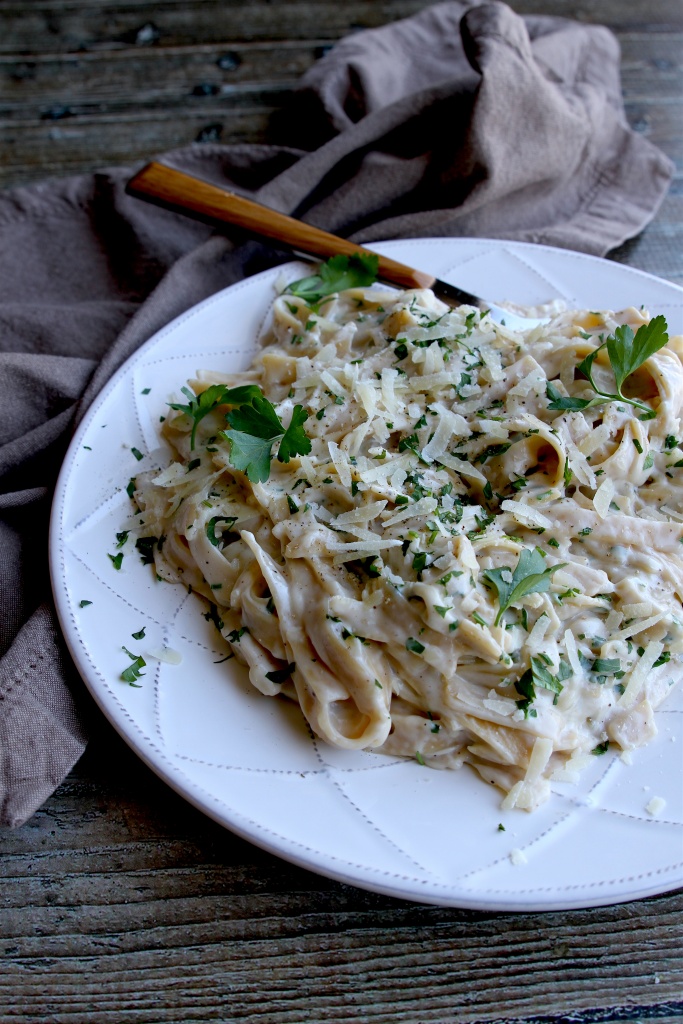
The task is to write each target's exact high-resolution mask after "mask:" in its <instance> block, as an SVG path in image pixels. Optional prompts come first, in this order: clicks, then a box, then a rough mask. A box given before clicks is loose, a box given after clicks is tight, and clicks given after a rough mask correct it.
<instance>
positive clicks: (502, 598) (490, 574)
mask: <svg viewBox="0 0 683 1024" xmlns="http://www.w3.org/2000/svg"><path fill="white" fill-rule="evenodd" d="M566 564H567V563H566V562H560V563H559V564H558V565H551V566H548V567H547V568H546V565H545V559H544V557H543V552H542V551H541V549H540V548H534V549H533V551H530V550H529V549H528V548H525V549H524V551H522V553H521V554H520V556H519V560H518V562H517V565H516V566H515V568H514V571H513V570H512V569H487V570H486V572H484V573H483V574H482V575H483V577H484V580H485V581H487V586H488V584H489V583H491V584H493V586H494V587H495V588H496V590H497V592H498V608H499V610H498V615H497V616H496V621H495V623H494V625H496V626H497V625H498V624H499V623H500V620H501V618H502V617H503V613H504V612H506V611H507V609H508V608H509V607H510V606H511V605H514V604H516V603H517V601H521V599H522V598H523V597H526V596H527V594H543V593H545V592H546V591H547V590H548V588H549V587H550V580H551V578H552V575H553V573H554V572H557V570H558V569H561V568H562V567H563V566H565V565H566Z"/></svg>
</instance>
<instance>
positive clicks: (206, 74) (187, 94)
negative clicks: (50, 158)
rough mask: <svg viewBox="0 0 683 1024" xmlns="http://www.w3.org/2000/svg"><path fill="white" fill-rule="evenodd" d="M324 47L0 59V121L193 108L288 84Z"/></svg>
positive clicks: (241, 47) (195, 49)
mask: <svg viewBox="0 0 683 1024" xmlns="http://www.w3.org/2000/svg"><path fill="white" fill-rule="evenodd" d="M322 46H323V43H322V42H321V41H314V42H312V43H305V44H301V43H287V44H278V45H273V44H271V43H268V44H254V45H249V44H240V45H239V46H234V47H230V46H225V47H215V46H211V47H186V48H182V47H168V48H163V49H158V50H157V49H143V50H116V51H114V52H111V53H101V52H98V53H82V54H79V53H70V54H59V55H52V54H39V55H35V56H34V57H32V58H31V59H30V60H19V59H17V58H15V57H6V56H0V118H1V119H5V118H8V117H11V116H14V117H20V118H22V119H28V118H35V119H36V120H40V119H49V118H51V117H52V118H55V119H57V118H59V117H65V116H69V114H70V113H73V112H75V111H76V110H78V109H82V108H83V107H84V106H89V107H90V108H91V109H92V108H95V109H97V108H98V107H100V108H101V109H104V108H103V106H102V105H103V104H111V103H114V104H116V106H117V108H118V109H123V108H125V107H126V106H130V107H131V108H133V109H137V110H139V109H141V108H145V107H148V106H150V105H162V104H166V103H172V104H173V105H177V104H178V103H180V102H186V103H195V104H197V101H202V100H205V99H207V98H209V97H223V98H225V97H229V96H231V95H232V94H233V93H234V92H235V91H237V92H239V91H240V89H242V90H248V89H249V88H252V89H253V88H255V87H258V88H261V89H263V88H268V87H269V85H270V84H271V83H274V82H279V83H287V84H288V85H289V86H292V85H294V84H295V83H296V81H297V80H298V79H299V77H300V76H301V75H302V74H303V72H304V71H306V70H307V69H308V68H309V67H310V66H311V64H312V63H313V62H314V61H315V59H316V57H317V56H318V54H319V53H320V50H321V48H322Z"/></svg>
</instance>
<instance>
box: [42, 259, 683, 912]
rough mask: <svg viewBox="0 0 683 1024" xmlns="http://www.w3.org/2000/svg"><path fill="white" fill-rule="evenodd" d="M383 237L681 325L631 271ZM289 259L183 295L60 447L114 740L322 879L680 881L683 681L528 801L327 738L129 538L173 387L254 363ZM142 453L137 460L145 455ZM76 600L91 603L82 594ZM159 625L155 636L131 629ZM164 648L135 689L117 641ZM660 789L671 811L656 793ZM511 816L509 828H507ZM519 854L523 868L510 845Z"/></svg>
mask: <svg viewBox="0 0 683 1024" xmlns="http://www.w3.org/2000/svg"><path fill="white" fill-rule="evenodd" d="M376 248H377V249H378V250H381V251H382V252H385V253H386V254H387V255H391V256H393V257H394V258H395V259H398V260H401V261H403V262H406V263H411V264H413V265H414V266H418V267H420V268H422V269H424V270H428V271H431V272H433V273H435V274H436V275H437V276H438V277H441V278H443V279H445V280H450V281H452V282H453V283H455V284H458V285H460V286H461V287H464V288H469V289H471V290H472V291H475V292H478V293H480V294H485V295H486V296H487V297H490V298H491V299H492V300H495V301H501V300H510V301H514V302H516V303H520V304H527V305H535V304H538V303H542V302H545V301H547V300H549V299H552V298H562V299H565V300H566V301H567V303H568V304H569V305H570V306H574V305H576V306H583V307H588V308H612V309H619V308H621V307H622V306H625V305H629V304H633V305H640V304H644V305H645V306H647V307H649V309H650V311H651V313H652V314H653V315H654V314H655V313H664V314H665V316H666V317H667V319H668V321H669V326H670V330H671V331H672V332H673V333H680V332H683V289H680V288H677V287H676V286H674V285H671V284H668V283H667V282H665V281H661V280H659V279H657V278H654V277H651V276H649V275H647V274H643V273H641V272H639V271H636V270H633V269H631V268H629V267H624V266H621V265H619V264H615V263H610V262H609V261H606V260H599V259H596V258H594V257H589V256H585V255H582V254H579V253H573V252H568V251H565V250H559V249H550V248H547V247H544V246H534V245H526V244H521V243H512V242H501V241H495V240H486V239H411V240H408V241H399V242H385V243H378V244H377V246H376ZM280 272H281V270H280V269H278V270H275V271H268V272H266V273H264V274H260V275H258V276H257V277H254V278H250V279H249V280H247V281H245V282H242V283H240V284H238V285H236V286H233V287H232V288H229V289H227V290H226V291H224V292H221V293H219V294H217V295H215V296H213V297H212V298H210V299H208V300H207V301H205V302H203V303H202V304H201V305H199V306H197V307H195V308H193V309H191V310H189V311H188V312H187V313H185V314H184V315H183V316H181V317H180V318H179V319H178V320H176V321H174V322H173V323H172V324H170V325H168V326H167V327H166V328H164V329H163V330H162V331H161V332H159V333H158V334H157V335H155V337H153V338H152V339H150V341H148V342H147V343H146V344H145V345H144V346H143V347H142V348H141V349H140V350H139V351H138V352H137V353H136V354H135V355H134V356H133V357H132V358H131V359H130V360H129V361H128V362H127V363H126V364H125V366H123V367H122V368H121V369H120V370H119V371H118V373H117V374H116V375H115V377H114V378H113V379H112V380H111V381H110V383H109V384H108V385H107V387H106V388H105V389H104V390H103V391H102V393H101V394H100V395H99V397H98V398H97V400H96V401H95V403H94V404H93V406H92V408H91V409H90V410H89V413H88V415H87V417H86V419H85V420H84V422H83V423H82V424H81V427H80V428H79V430H78V432H77V434H76V436H75V437H74V440H73V442H72V444H71V447H70V449H69V451H68V453H67V456H66V459H65V462H64V466H63V468H62V472H61V475H60V479H59V482H58V486H57V491H56V496H55V501H54V506H53V515H52V524H51V535H50V561H51V572H52V580H53V590H54V595H55V601H56V605H57V611H58V614H59V618H60V622H61V625H62V628H63V631H64V634H65V637H66V639H67V642H68V644H69V648H70V650H71V653H72V655H73V657H74V660H75V662H76V665H77V666H78V668H79V670H80V672H81V674H82V676H83V678H84V680H85V682H86V684H87V685H88V687H89V689H90V691H91V692H92V694H93V696H94V697H95V699H96V700H97V702H98V703H99V705H100V707H101V708H102V710H103V711H104V713H105V714H106V715H107V717H108V718H109V719H110V720H111V722H112V723H113V724H114V726H115V727H116V728H117V729H118V731H119V732H120V733H121V735H122V736H123V737H124V738H125V739H126V740H127V742H128V743H129V744H130V745H131V747H133V749H134V750H136V751H137V753H138V754H139V755H140V757H141V758H142V759H143V760H144V761H146V762H147V764H149V765H150V766H151V767H152V768H153V769H154V770H155V771H156V772H157V773H158V774H159V775H160V776H161V777H162V778H164V779H165V780H166V781H167V782H168V783H169V784H170V785H171V786H173V787H174V788H175V789H176V790H177V791H178V792H179V793H181V794H182V795H183V796H184V797H186V798H187V799H188V800H189V801H191V802H192V803H193V804H195V805H196V806H197V807H199V808H200V809H201V810H203V811H204V812H205V813H207V814H209V815H210V816H211V817H213V818H215V819H216V820H217V821H219V822H220V823H222V824H223V825H225V826H226V827H228V828H230V829H232V830H233V831H234V832H236V833H238V834H239V835H241V836H243V837H244V838H246V839H249V840H250V841H252V842H254V843H256V844H258V845H259V846H261V847H263V848H265V849H267V850H269V851H270V852H272V853H274V854H277V855H279V856H281V857H284V858H286V859H288V860H290V861H292V862H294V863H296V864H299V865H301V866H303V867H306V868H309V869H311V870H313V871H317V872H319V873H321V874H324V875H327V876H329V877H332V878H335V879H338V880H340V881H343V882H347V883H350V884H353V885H357V886H360V887H362V888H367V889H371V890H374V891H377V892H382V893H386V894H389V895H392V896H398V897H402V898H404V899H409V900H418V901H421V902H427V903H437V904H443V905H450V906H461V907H471V908H475V909H481V910H537V909H541V910H543V909H547V910H551V909H561V908H571V907H582V906H592V905H600V904H608V903H615V902H620V901H624V900H628V899H634V898H637V897H642V896H648V895H652V894H654V893H658V892H662V891H666V890H669V889H673V888H676V887H678V886H681V885H683V695H682V693H681V691H680V689H679V691H678V693H676V694H674V695H672V698H671V699H670V701H669V702H668V703H667V704H666V705H665V706H664V707H663V708H662V709H661V710H660V711H659V712H658V718H657V721H658V725H659V736H658V738H657V739H656V741H655V742H654V743H653V744H652V745H651V746H649V747H648V748H646V749H645V750H643V751H640V752H637V753H636V754H635V755H634V759H633V762H634V763H633V764H632V765H631V766H626V765H624V764H623V763H622V762H621V761H620V760H619V758H618V757H615V756H612V755H610V754H608V755H606V756H604V757H599V758H596V759H595V763H594V764H592V765H591V766H590V768H589V769H588V770H587V771H586V772H585V774H584V775H583V777H582V779H581V782H580V784H579V785H578V786H576V787H566V786H565V787H563V786H561V785H559V784H558V785H557V786H556V790H555V793H554V796H553V797H552V799H551V800H550V802H549V803H547V804H545V805H544V806H543V807H541V808H540V809H539V810H538V811H537V812H535V813H534V814H531V815H529V814H526V813H524V812H519V811H510V812H507V813H504V812H502V811H501V810H500V800H501V795H500V794H499V793H498V792H497V791H496V790H494V789H493V787H487V786H486V785H485V784H484V783H482V782H481V781H480V780H479V779H478V778H477V777H475V775H474V773H472V772H470V771H469V770H468V769H463V770H462V771H460V772H437V771H431V770H429V769H425V768H422V767H420V765H419V764H417V763H416V762H409V761H405V760H400V759H394V758H389V757H381V756H379V755H375V754H371V753H352V752H349V751H339V750H333V749H331V748H329V747H328V746H327V745H326V744H324V743H323V742H321V741H319V740H318V739H317V738H315V737H314V736H313V735H312V734H311V732H310V730H309V729H308V727H307V726H306V724H305V722H304V720H303V718H302V716H301V714H300V713H299V711H298V709H297V708H295V707H294V706H289V705H288V704H286V703H285V702H280V701H277V700H273V699H272V698H268V697H263V696H262V695H261V694H259V693H257V692H256V691H255V690H253V689H252V688H251V687H250V686H249V684H248V681H247V679H246V673H245V672H244V671H243V670H241V668H240V667H239V666H236V665H235V662H234V661H227V662H224V661H222V659H224V658H225V657H226V655H227V654H228V653H229V652H228V650H227V645H226V644H224V642H223V641H222V639H221V637H220V636H219V635H218V634H217V632H216V631H215V629H214V628H213V626H212V625H211V624H209V623H207V622H206V621H205V619H204V617H203V615H202V611H203V608H202V606H201V604H200V602H199V599H197V598H194V597H193V596H192V595H188V594H186V593H185V592H184V591H183V590H182V589H181V588H180V587H174V586H171V585H168V584H166V583H158V582H157V581H156V580H155V578H154V574H153V572H152V571H151V570H150V567H149V566H143V565H142V564H141V561H140V558H139V557H138V554H137V552H136V551H135V550H134V546H133V539H132V538H129V540H128V541H127V543H126V545H125V546H124V547H123V548H122V549H121V550H122V551H123V555H124V557H123V561H122V565H121V569H120V570H116V569H115V568H114V566H113V564H112V561H111V559H110V558H109V557H108V556H109V555H110V554H115V553H116V547H115V544H116V533H117V532H119V531H120V530H121V528H122V523H123V522H124V521H125V519H126V517H127V516H128V514H129V511H130V507H129V501H128V496H127V494H126V485H127V483H128V480H129V478H130V477H131V476H133V475H134V474H135V473H136V472H138V471H139V470H143V469H147V468H151V467H152V466H154V465H162V464H164V461H165V460H166V459H167V457H168V453H167V451H166V450H165V448H164V447H163V445H162V444H161V442H160V439H159V435H158V426H159V418H160V416H163V415H164V414H165V412H166V410H167V402H168V401H169V400H173V398H172V396H176V395H177V394H178V391H179V388H180V387H181V386H182V385H183V384H184V383H185V380H186V378H188V377H191V376H192V375H193V374H194V373H195V372H196V371H197V370H198V369H200V368H212V369H220V370H226V371H232V370H238V369H243V368H245V367H246V366H248V365H249V362H250V360H251V357H252V354H253V351H254V348H255V346H256V343H257V338H258V336H259V332H260V330H261V326H262V324H263V320H264V317H265V316H266V315H267V310H268V307H269V303H270V301H271V299H272V297H273V294H274V284H275V281H276V280H277V278H278V276H279V274H280ZM133 448H136V449H138V451H139V452H140V453H142V455H143V458H142V460H141V461H138V460H137V459H136V457H135V455H134V453H133V451H132V449H133ZM81 601H91V602H92V604H89V605H87V606H86V607H84V608H81V607H80V602H81ZM143 626H144V627H145V637H144V639H142V640H139V641H136V640H134V639H133V638H132V633H134V632H138V631H139V630H140V629H141V627H143ZM161 644H166V645H167V646H170V647H172V648H173V649H175V650H177V651H178V652H179V653H180V654H181V655H182V663H181V664H180V665H178V666H172V665H168V664H165V663H160V662H157V661H154V660H153V659H151V658H149V659H148V663H147V667H146V669H145V675H144V677H143V678H141V679H140V680H139V682H140V683H141V686H140V688H139V689H138V688H134V687H130V686H128V685H126V684H125V683H124V682H122V681H121V679H120V673H121V671H122V669H124V668H125V667H126V666H127V665H128V664H129V659H128V658H127V656H126V655H125V654H124V652H123V651H122V649H121V648H122V645H125V646H126V647H128V648H129V650H131V651H133V652H134V653H136V654H142V655H143V656H144V655H145V654H146V652H147V651H149V650H151V649H152V648H154V647H159V646H160V645H161ZM654 796H661V797H663V798H664V799H665V800H666V806H665V808H664V810H663V811H662V813H661V815H660V816H659V817H657V818H654V817H652V816H651V815H650V814H648V812H647V810H646V805H647V804H648V803H649V801H650V799H651V798H652V797H654ZM499 823H502V824H503V825H504V828H505V831H500V830H499V828H498V825H499ZM513 850H516V851H520V855H519V856H515V858H514V859H515V860H516V861H517V863H516V864H514V865H513V863H512V859H511V857H510V854H511V853H512V851H513Z"/></svg>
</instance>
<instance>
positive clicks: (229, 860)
mask: <svg viewBox="0 0 683 1024" xmlns="http://www.w3.org/2000/svg"><path fill="white" fill-rule="evenodd" d="M111 765H115V771H113V772H112V770H111V767H110V766H111ZM615 856H618V852H617V851H615ZM0 905H1V906H2V912H1V913H0V951H1V952H2V953H3V954H4V955H3V957H2V959H0V1021H6V1020H7V1021H9V1020H13V1019H15V1013H17V1012H18V1011H21V1014H22V1016H23V1017H24V1018H25V1019H28V1020H36V1021H38V1020H40V1021H47V1020H49V1021H55V1022H68V1024H76V1022H80V1021H92V1022H99V1021H110V1020H112V1021H114V1020H115V1021H116V1022H117V1024H118V1022H119V1021H120V1022H128V1021H131V1022H132V1021H135V1022H142V1021H145V1022H146V1021H164V1022H165V1021H194V1020H201V1021H209V1020H222V1021H241V1020H250V1021H254V1022H258V1024H290V1022H291V1024H298V1022H303V1021H329V1022H339V1024H341V1022H347V1021H359V1022H368V1024H370V1022H372V1024H398V1022H405V1024H414V1022H417V1021H420V1022H423V1024H427V1022H429V1024H432V1022H444V1024H445V1022H451V1021H463V1022H475V1021H494V1020H496V1021H503V1020H505V1021H516V1022H522V1021H531V1020H533V1019H536V1018H539V1017H545V1016H550V1015H554V1016H555V1017H556V1018H557V1017H559V1016H560V1014H562V1015H567V1014H569V1013H571V1014H572V1018H573V1019H574V1015H577V1016H576V1019H577V1020H578V1021H579V1022H580V1021H582V1020H585V1021H588V1020H600V1019H602V1020H607V1019H612V1020H614V1019H618V1017H617V1016H616V1014H617V1011H618V1012H619V1013H620V1014H622V1016H621V1019H624V1017H623V1014H624V1013H627V1012H628V1013H631V1014H633V1018H632V1019H638V1020H646V1019H648V1018H649V1017H650V1015H652V1016H662V1015H663V1013H662V1007H663V1006H668V1007H670V1008H673V1009H672V1010H671V1012H669V1011H668V1010H667V1013H668V1017H669V1019H676V1016H677V1015H678V1014H683V1003H682V1002H681V997H682V995H683V913H682V911H683V892H679V893H677V894H670V895H668V896H662V897H657V898H654V899H649V900H643V901H640V902H636V903H631V904H624V905H622V906H618V907H611V908H595V909H591V910H582V911H574V912H571V913H552V914H527V915H524V914H521V915H507V916H506V915H500V914H483V913H476V912H473V911H462V910H453V909H449V908H440V907H427V906H420V905H417V904H411V903H405V902H402V901H400V900H394V899H390V898H387V897H383V896H378V895H375V894H372V893H368V892H363V891H360V890H357V889H354V888H352V887H350V886H344V885H341V884H338V883H335V882H331V881H327V880H325V879H323V878H319V877H317V876H315V875H311V874H309V873H308V872H305V871H302V870H300V869H298V868H295V867H292V866H291V865H288V864H286V863H284V862H282V861H279V860H276V859H275V858H273V857H270V856H269V855H268V854H265V853H263V852H261V851H259V850H257V849H256V848H255V847H253V846H250V845H248V844H246V843H244V842H242V841H241V840H239V839H237V838H236V837H234V836H232V835H231V834H230V833H229V832H226V831H225V830H224V829H221V828H219V827H218V826H217V825H214V824H213V823H212V822H210V821H209V820H208V819H207V818H205V817H204V816H203V815H201V814H199V813H198V812H196V811H194V810H193V809H192V808H191V807H189V806H188V805H187V804H186V803H185V802H184V801H182V800H181V799H180V798H179V797H176V796H175V795H174V794H173V793H172V792H171V791H170V790H169V789H168V788H167V787H165V786H164V785H163V784H162V783H161V782H160V781H159V780H158V779H156V777H155V776H154V775H152V773H151V772H149V771H148V770H147V769H146V768H145V767H144V766H143V765H141V764H140V762H138V760H137V759H136V758H135V757H134V755H133V754H132V753H131V752H130V751H129V750H128V749H127V748H126V747H125V746H124V745H123V743H122V741H120V740H119V739H118V737H116V736H115V735H114V734H113V733H111V731H110V730H109V729H108V728H107V727H106V726H104V727H100V728H98V730H97V735H96V737H95V739H94V742H93V745H92V746H91V749H90V750H89V752H88V753H87V754H86V756H85V757H84V758H83V760H82V762H81V763H80V764H79V766H78V767H77V768H76V770H75V771H74V772H73V773H72V775H71V777H70V778H69V780H68V781H67V782H66V783H65V784H64V785H63V786H62V787H61V788H60V790H59V791H58V792H57V793H56V794H55V795H54V796H53V797H52V799H51V800H49V801H48V803H47V804H46V805H45V807H44V808H43V809H42V810H41V811H40V812H39V813H38V814H37V815H36V816H35V817H34V818H33V819H32V820H31V821H30V822H29V823H27V824H26V825H25V826H23V827H22V828H20V829H18V830H15V831H14V832H13V833H9V834H6V835H5V837H4V839H3V844H2V858H0ZM657 979H658V980H657ZM160 1006H163V1011H161V1010H160V1009H159V1007H160ZM608 1011H609V1013H608Z"/></svg>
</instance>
